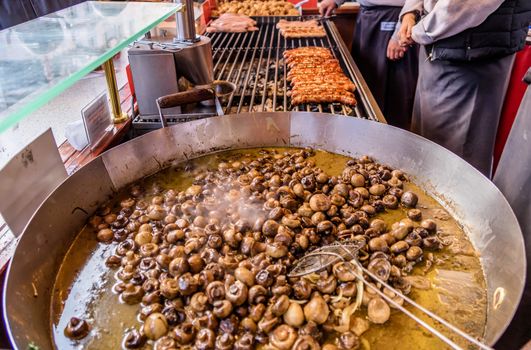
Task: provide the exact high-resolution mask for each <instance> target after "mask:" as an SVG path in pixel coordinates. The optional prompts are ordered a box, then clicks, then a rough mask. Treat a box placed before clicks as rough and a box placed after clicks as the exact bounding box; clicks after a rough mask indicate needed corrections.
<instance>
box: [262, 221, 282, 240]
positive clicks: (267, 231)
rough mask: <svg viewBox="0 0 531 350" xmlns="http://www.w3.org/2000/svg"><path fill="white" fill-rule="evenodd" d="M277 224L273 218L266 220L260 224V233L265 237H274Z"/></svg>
mask: <svg viewBox="0 0 531 350" xmlns="http://www.w3.org/2000/svg"><path fill="white" fill-rule="evenodd" d="M279 226H280V225H279V224H278V222H276V221H275V220H266V221H265V222H264V224H263V225H262V233H263V234H264V236H266V237H274V236H275V235H276V234H277V232H278V228H279Z"/></svg>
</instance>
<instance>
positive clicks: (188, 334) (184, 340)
mask: <svg viewBox="0 0 531 350" xmlns="http://www.w3.org/2000/svg"><path fill="white" fill-rule="evenodd" d="M194 336H195V328H194V326H193V325H192V324H191V323H189V322H184V323H181V324H180V325H178V326H177V327H175V328H174V330H173V337H174V338H175V340H176V341H177V343H178V344H179V345H187V344H190V343H191V342H192V341H193V340H194Z"/></svg>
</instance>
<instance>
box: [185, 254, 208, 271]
mask: <svg viewBox="0 0 531 350" xmlns="http://www.w3.org/2000/svg"><path fill="white" fill-rule="evenodd" d="M188 265H189V266H190V271H191V272H192V273H199V272H200V271H201V270H203V268H204V267H205V261H204V260H203V258H201V255H200V254H193V255H192V256H190V257H189V258H188Z"/></svg>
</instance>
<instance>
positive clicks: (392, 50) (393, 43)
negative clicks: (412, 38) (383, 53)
mask: <svg viewBox="0 0 531 350" xmlns="http://www.w3.org/2000/svg"><path fill="white" fill-rule="evenodd" d="M407 49H408V46H401V45H400V43H399V42H398V40H396V39H395V38H391V40H389V44H387V58H388V59H390V60H392V61H396V60H399V59H401V58H402V57H404V54H405V53H406V51H407Z"/></svg>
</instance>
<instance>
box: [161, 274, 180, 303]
mask: <svg viewBox="0 0 531 350" xmlns="http://www.w3.org/2000/svg"><path fill="white" fill-rule="evenodd" d="M160 294H162V296H164V297H166V298H168V299H173V298H175V297H176V296H177V294H179V284H178V283H177V280H175V279H173V278H165V279H163V280H162V282H160Z"/></svg>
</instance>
